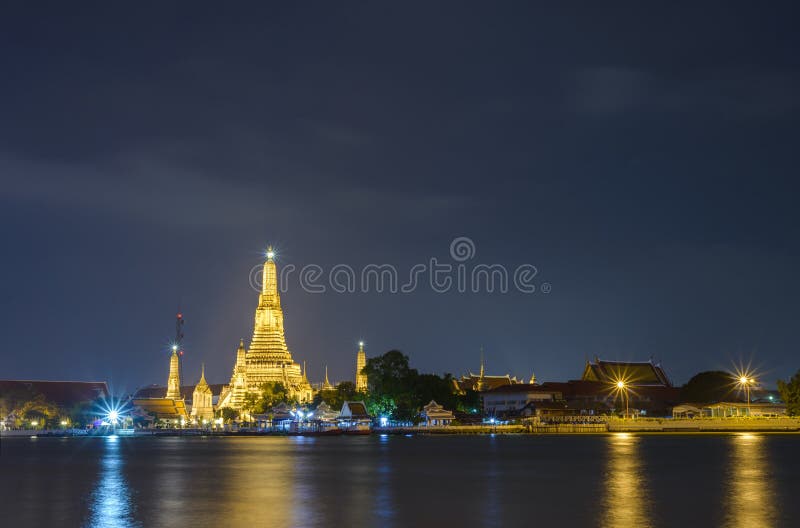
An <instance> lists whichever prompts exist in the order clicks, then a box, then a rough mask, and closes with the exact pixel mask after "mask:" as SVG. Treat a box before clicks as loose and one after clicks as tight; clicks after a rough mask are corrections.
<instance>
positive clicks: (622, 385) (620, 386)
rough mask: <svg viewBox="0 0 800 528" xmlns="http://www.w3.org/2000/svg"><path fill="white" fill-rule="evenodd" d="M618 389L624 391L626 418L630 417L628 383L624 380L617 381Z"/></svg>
mask: <svg viewBox="0 0 800 528" xmlns="http://www.w3.org/2000/svg"><path fill="white" fill-rule="evenodd" d="M616 386H617V391H618V392H621V393H622V397H623V398H624V399H625V419H626V420H627V418H628V399H629V398H628V384H627V383H625V381H624V380H619V381H617V383H616Z"/></svg>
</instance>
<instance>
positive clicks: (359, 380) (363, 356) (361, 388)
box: [356, 341, 367, 392]
mask: <svg viewBox="0 0 800 528" xmlns="http://www.w3.org/2000/svg"><path fill="white" fill-rule="evenodd" d="M366 366H367V353H366V352H364V342H363V341H359V343H358V353H356V392H367V375H366V374H363V373H362V372H361V371H362V370H364V367H366Z"/></svg>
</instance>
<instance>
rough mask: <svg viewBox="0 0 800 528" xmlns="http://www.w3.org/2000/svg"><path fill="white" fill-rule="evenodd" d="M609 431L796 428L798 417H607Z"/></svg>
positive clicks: (680, 431)
mask: <svg viewBox="0 0 800 528" xmlns="http://www.w3.org/2000/svg"><path fill="white" fill-rule="evenodd" d="M608 430H609V431H610V432H630V433H692V432H701V433H703V432H708V433H715V432H719V433H725V432H798V431H800V419H798V418H788V417H786V418H699V419H698V418H695V419H670V418H663V419H662V418H645V419H636V420H609V422H608Z"/></svg>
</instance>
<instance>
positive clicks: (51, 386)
mask: <svg viewBox="0 0 800 528" xmlns="http://www.w3.org/2000/svg"><path fill="white" fill-rule="evenodd" d="M14 394H25V395H29V396H35V395H37V394H41V395H42V396H44V398H45V399H46V400H47V401H49V402H53V403H55V404H57V405H65V406H66V405H73V404H76V403H84V402H89V401H93V400H96V399H98V398H108V396H109V391H108V384H106V382H105V381H42V380H0V396H13V395H14Z"/></svg>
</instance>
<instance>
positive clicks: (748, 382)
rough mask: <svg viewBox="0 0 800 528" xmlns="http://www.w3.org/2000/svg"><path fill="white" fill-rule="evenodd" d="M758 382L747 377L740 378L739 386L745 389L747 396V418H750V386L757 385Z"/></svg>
mask: <svg viewBox="0 0 800 528" xmlns="http://www.w3.org/2000/svg"><path fill="white" fill-rule="evenodd" d="M755 381H756V380H754V379H753V378H748V377H747V376H741V377H739V385H741V386H742V387H744V392H745V394H747V416H750V385H752V384H753V383H755Z"/></svg>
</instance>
